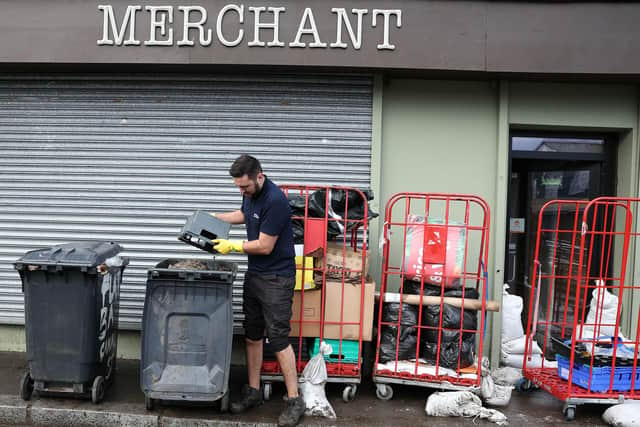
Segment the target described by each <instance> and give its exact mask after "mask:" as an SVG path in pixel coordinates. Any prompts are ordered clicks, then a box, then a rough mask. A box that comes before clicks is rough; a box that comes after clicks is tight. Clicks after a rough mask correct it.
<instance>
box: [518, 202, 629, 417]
mask: <svg viewBox="0 0 640 427" xmlns="http://www.w3.org/2000/svg"><path fill="white" fill-rule="evenodd" d="M639 204H640V199H637V198H620V197H599V198H596V199H594V200H592V201H576V200H553V201H550V202H548V203H547V204H545V205H544V206H543V207H542V209H541V210H540V213H539V215H538V231H537V238H536V249H535V260H534V266H533V272H532V273H533V274H532V277H533V281H532V288H531V295H530V308H529V315H528V322H527V340H526V346H525V358H524V369H523V373H524V376H525V378H526V380H527V383H526V385H525V386H524V387H523V388H529V387H531V386H532V385H536V386H538V387H540V388H542V389H544V390H545V391H547V392H549V393H550V394H552V395H553V396H554V397H556V398H557V399H559V400H561V401H563V402H564V406H563V412H564V414H565V416H566V419H567V420H572V419H573V418H574V417H575V410H576V405H579V404H584V403H600V404H616V403H622V402H624V401H626V400H633V399H640V392H638V390H640V369H638V366H637V365H638V361H637V356H638V347H639V345H640V329H639V328H638V322H639V321H640V310H639V309H638V307H639V301H640V277H639V274H640V271H639V270H638V263H637V262H636V263H635V264H634V261H633V259H634V255H635V256H638V249H640V246H638V245H639V242H638V236H639V235H640V231H639V229H638V220H637V216H636V217H634V213H636V215H637V212H638V207H639ZM625 312H626V313H627V315H626V316H621V314H623V313H625ZM534 342H535V344H534ZM536 344H537V345H536ZM537 346H539V347H540V348H541V349H542V353H543V355H544V356H545V357H544V358H543V360H542V365H541V366H536V365H533V364H532V362H531V361H532V355H533V349H534V348H535V347H537ZM553 358H555V359H556V361H555V363H554V362H549V361H548V360H547V359H553ZM556 364H557V366H556Z"/></svg>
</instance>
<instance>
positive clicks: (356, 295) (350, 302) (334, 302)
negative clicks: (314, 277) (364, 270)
mask: <svg viewBox="0 0 640 427" xmlns="http://www.w3.org/2000/svg"><path fill="white" fill-rule="evenodd" d="M342 287H343V284H342V282H334V281H329V280H327V282H326V283H325V305H324V321H325V325H324V338H330V339H340V325H339V324H338V323H340V315H341V314H342V339H343V340H358V339H360V325H359V324H360V299H361V296H362V295H361V289H362V284H361V283H358V284H353V283H345V284H344V299H343V293H342ZM375 288H376V285H375V283H374V282H373V280H368V281H367V282H366V283H365V284H364V307H363V317H362V339H363V340H364V341H371V334H372V332H371V331H372V328H373V305H374V292H375ZM305 296H306V294H305ZM305 300H306V298H305ZM343 301H344V311H343V308H342V302H343ZM305 305H306V304H305ZM334 322H335V323H334ZM327 323H330V324H327Z"/></svg>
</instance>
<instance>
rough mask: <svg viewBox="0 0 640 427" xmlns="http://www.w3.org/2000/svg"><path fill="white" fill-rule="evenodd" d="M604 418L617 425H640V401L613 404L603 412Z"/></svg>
mask: <svg viewBox="0 0 640 427" xmlns="http://www.w3.org/2000/svg"><path fill="white" fill-rule="evenodd" d="M602 420H603V421H604V422H605V423H607V424H609V425H612V426H616V427H638V426H640V402H633V401H631V402H627V403H623V404H621V405H613V406H611V407H610V408H608V409H607V410H606V411H604V413H603V414H602Z"/></svg>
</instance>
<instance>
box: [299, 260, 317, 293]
mask: <svg viewBox="0 0 640 427" xmlns="http://www.w3.org/2000/svg"><path fill="white" fill-rule="evenodd" d="M303 262H304V289H305V290H306V289H313V288H315V287H316V284H315V283H314V281H313V258H312V257H310V256H297V257H296V287H295V290H296V291H299V290H301V289H302V283H303V280H302V273H303V270H302V269H303Z"/></svg>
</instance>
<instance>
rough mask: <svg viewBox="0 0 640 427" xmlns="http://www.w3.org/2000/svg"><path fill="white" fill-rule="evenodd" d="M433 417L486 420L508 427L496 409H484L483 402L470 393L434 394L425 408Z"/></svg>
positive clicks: (446, 392) (445, 392) (501, 414)
mask: <svg viewBox="0 0 640 427" xmlns="http://www.w3.org/2000/svg"><path fill="white" fill-rule="evenodd" d="M424 410H425V412H426V413H427V415H429V416H432V417H467V418H476V417H479V418H486V419H487V420H489V421H491V422H494V423H496V424H498V425H507V424H508V423H507V417H506V416H505V415H504V414H503V413H501V412H499V411H496V410H495V409H487V408H483V407H482V401H481V400H480V398H479V397H478V396H476V395H475V394H473V393H472V392H470V391H444V392H442V391H441V392H436V393H432V394H431V395H430V396H429V398H428V399H427V404H426V405H425V408H424Z"/></svg>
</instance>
